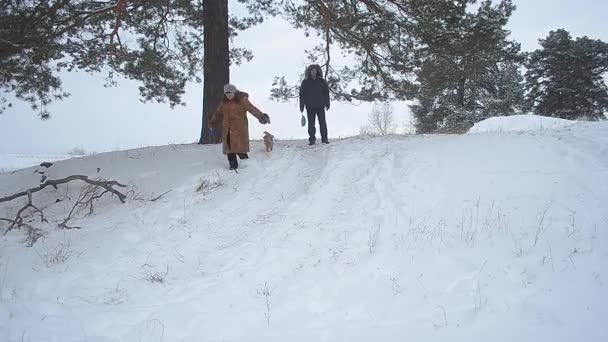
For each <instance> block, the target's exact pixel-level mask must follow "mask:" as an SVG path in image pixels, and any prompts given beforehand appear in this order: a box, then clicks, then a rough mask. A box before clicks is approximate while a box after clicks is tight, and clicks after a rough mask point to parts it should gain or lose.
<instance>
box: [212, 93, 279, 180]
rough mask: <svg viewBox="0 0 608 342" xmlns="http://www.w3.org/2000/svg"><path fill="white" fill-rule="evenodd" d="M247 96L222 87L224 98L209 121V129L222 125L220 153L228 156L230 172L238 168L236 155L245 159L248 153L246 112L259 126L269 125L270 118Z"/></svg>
mask: <svg viewBox="0 0 608 342" xmlns="http://www.w3.org/2000/svg"><path fill="white" fill-rule="evenodd" d="M248 97H249V95H248V94H247V93H245V92H241V91H238V90H237V89H236V87H235V86H233V85H232V84H227V85H225V86H224V97H223V99H222V101H221V102H220V105H219V107H218V108H217V110H216V111H215V113H214V114H213V117H212V118H211V120H210V121H209V128H215V127H217V126H218V125H219V123H220V122H221V123H222V125H223V128H224V130H223V136H222V141H223V145H222V151H223V152H224V154H226V155H227V156H228V162H229V164H230V170H236V169H238V167H239V164H238V162H237V159H236V157H237V155H238V156H239V158H241V159H247V158H248V155H247V152H249V125H248V121H247V112H249V113H251V114H253V116H255V117H256V118H257V119H258V120H259V121H260V123H261V124H269V123H270V117H268V114H264V113H262V112H261V111H260V110H259V109H257V108H256V107H255V106H254V105H252V104H251V102H249V98H248Z"/></svg>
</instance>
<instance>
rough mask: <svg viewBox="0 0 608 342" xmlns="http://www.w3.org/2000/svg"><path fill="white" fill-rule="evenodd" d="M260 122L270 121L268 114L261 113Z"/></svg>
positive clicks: (263, 123)
mask: <svg viewBox="0 0 608 342" xmlns="http://www.w3.org/2000/svg"><path fill="white" fill-rule="evenodd" d="M260 123H261V124H262V125H265V124H269V123H270V117H269V116H268V114H262V117H261V118H260Z"/></svg>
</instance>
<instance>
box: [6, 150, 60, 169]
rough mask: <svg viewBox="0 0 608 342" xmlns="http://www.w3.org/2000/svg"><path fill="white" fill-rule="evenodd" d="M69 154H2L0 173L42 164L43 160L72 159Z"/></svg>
mask: <svg viewBox="0 0 608 342" xmlns="http://www.w3.org/2000/svg"><path fill="white" fill-rule="evenodd" d="M70 158H72V157H71V156H68V155H40V156H36V155H23V154H0V173H2V172H10V171H14V170H19V169H24V168H27V167H31V166H35V165H40V163H42V162H54V161H57V160H64V159H70Z"/></svg>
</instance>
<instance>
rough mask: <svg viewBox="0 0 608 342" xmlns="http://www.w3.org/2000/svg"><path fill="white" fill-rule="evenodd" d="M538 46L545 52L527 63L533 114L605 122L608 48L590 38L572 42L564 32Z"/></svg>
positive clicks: (554, 33)
mask: <svg viewBox="0 0 608 342" xmlns="http://www.w3.org/2000/svg"><path fill="white" fill-rule="evenodd" d="M539 42H540V45H541V47H542V48H541V49H538V50H536V51H534V52H532V53H531V54H530V56H529V58H528V61H527V68H528V71H527V73H526V86H527V91H528V92H527V95H526V99H527V100H528V102H529V105H530V107H531V108H532V110H533V111H534V112H535V113H536V114H539V115H544V116H552V117H558V118H562V119H570V120H574V119H580V118H588V119H591V120H597V119H601V118H605V113H606V111H607V110H608V87H607V86H606V83H605V81H604V78H603V76H604V74H605V73H606V72H607V71H608V44H606V43H604V42H602V41H600V40H592V39H589V38H587V37H582V38H576V39H575V40H573V39H572V37H571V36H570V33H569V32H568V31H566V30H564V29H558V30H556V31H551V32H550V33H549V35H548V36H547V38H545V39H541V40H539Z"/></svg>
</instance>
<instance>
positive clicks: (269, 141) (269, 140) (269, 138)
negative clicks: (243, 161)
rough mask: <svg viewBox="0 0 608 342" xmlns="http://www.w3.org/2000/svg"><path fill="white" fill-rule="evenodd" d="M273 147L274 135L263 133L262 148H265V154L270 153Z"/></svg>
mask: <svg viewBox="0 0 608 342" xmlns="http://www.w3.org/2000/svg"><path fill="white" fill-rule="evenodd" d="M273 145H274V135H272V134H270V133H268V132H266V131H264V146H266V152H270V151H272V147H273Z"/></svg>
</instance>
